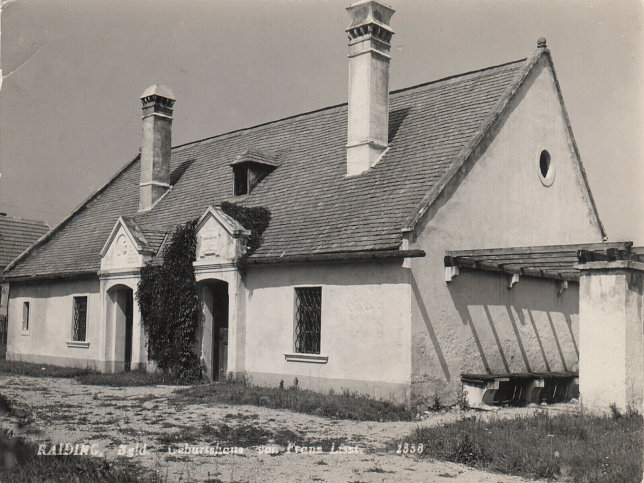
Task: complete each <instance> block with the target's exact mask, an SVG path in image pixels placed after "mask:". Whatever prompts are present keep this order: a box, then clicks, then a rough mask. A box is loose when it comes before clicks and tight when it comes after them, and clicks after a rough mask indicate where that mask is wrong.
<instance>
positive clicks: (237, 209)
mask: <svg viewBox="0 0 644 483" xmlns="http://www.w3.org/2000/svg"><path fill="white" fill-rule="evenodd" d="M219 207H220V208H221V211H223V212H224V213H226V214H227V215H228V216H230V217H231V218H234V219H235V220H237V221H238V222H239V223H240V224H241V225H242V226H243V227H244V228H246V229H247V230H250V236H249V237H248V242H247V247H248V250H247V251H246V254H245V255H246V256H248V255H250V254H252V253H253V252H254V251H255V250H257V249H258V248H259V246H260V245H261V244H262V234H263V233H264V231H266V228H268V224H269V223H270V221H271V212H270V211H269V210H268V208H264V207H263V206H255V207H247V206H241V205H237V204H235V203H230V202H228V201H224V202H223V203H221V204H220V205H219Z"/></svg>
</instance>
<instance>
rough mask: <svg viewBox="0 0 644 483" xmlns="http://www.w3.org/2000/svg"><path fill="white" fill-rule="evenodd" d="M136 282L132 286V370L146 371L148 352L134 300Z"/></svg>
mask: <svg viewBox="0 0 644 483" xmlns="http://www.w3.org/2000/svg"><path fill="white" fill-rule="evenodd" d="M137 291H138V281H137V283H136V284H133V286H132V369H147V362H148V350H147V340H146V337H145V329H144V328H143V319H142V317H141V310H140V309H139V303H138V302H137V300H136V294H137Z"/></svg>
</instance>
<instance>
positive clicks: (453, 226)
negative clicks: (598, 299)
mask: <svg viewBox="0 0 644 483" xmlns="http://www.w3.org/2000/svg"><path fill="white" fill-rule="evenodd" d="M542 149H547V150H548V151H549V153H550V155H551V158H552V161H551V162H552V166H553V167H554V169H555V170H556V171H555V178H554V182H553V183H552V184H551V185H550V186H546V185H544V184H543V183H542V181H541V178H540V176H539V168H538V156H539V153H540V152H541V150H542ZM465 168H466V169H465V171H467V170H468V169H469V172H468V173H467V174H466V175H463V174H462V173H461V174H458V175H457V176H459V179H458V180H457V182H456V183H454V184H453V185H451V186H449V187H448V188H447V189H446V191H445V193H444V195H441V197H439V199H438V200H437V201H436V202H435V203H434V205H433V207H432V208H431V209H430V210H429V211H428V213H427V214H426V215H425V217H424V218H423V220H421V222H420V223H419V226H418V227H417V228H416V231H415V232H414V233H413V234H412V237H411V240H410V242H411V243H410V246H411V247H412V248H421V249H424V250H425V251H426V252H427V256H426V257H425V258H418V259H413V260H412V262H411V266H412V272H413V279H412V287H413V302H412V319H413V323H412V325H413V328H412V347H413V349H412V350H413V376H412V383H413V384H414V386H415V387H416V389H415V390H416V391H418V392H419V393H421V394H426V395H428V394H432V393H433V392H438V393H441V394H442V395H443V397H445V398H446V399H452V398H453V397H454V394H455V392H456V390H457V389H458V387H459V385H460V373H461V372H470V371H471V372H477V371H478V372H485V365H486V364H485V363H484V359H486V360H487V365H488V366H489V368H490V371H501V372H507V371H506V366H507V368H510V369H512V370H519V371H522V372H525V371H526V369H527V365H529V366H530V368H531V369H532V370H533V371H534V370H546V369H547V368H548V366H549V367H550V368H551V369H552V370H558V369H559V370H561V369H563V368H564V365H563V361H565V368H566V369H568V370H572V369H575V368H576V363H577V357H578V355H577V349H576V348H575V346H574V344H573V339H576V337H577V335H576V333H577V332H576V331H577V329H576V324H577V323H576V319H577V313H578V308H577V307H578V305H577V301H576V300H577V298H578V296H577V288H575V287H574V284H571V288H569V289H568V291H566V292H564V293H563V294H562V295H561V296H557V295H556V290H557V288H556V283H555V282H548V281H529V279H527V278H526V277H523V278H522V280H521V281H520V282H519V284H518V285H517V286H515V287H514V288H513V289H512V290H510V291H508V289H507V288H506V287H505V284H504V282H505V280H504V277H503V276H501V275H485V274H475V275H474V274H473V275H467V276H463V275H461V276H460V280H459V277H457V278H456V279H455V282H453V283H452V285H451V286H448V285H447V284H446V283H445V282H444V281H443V274H444V262H443V257H444V256H445V252H446V251H447V250H458V249H478V248H495V247H511V246H529V245H550V244H567V243H589V242H600V241H601V239H602V234H601V231H600V228H599V225H598V223H597V221H596V218H595V216H594V214H593V212H592V208H591V205H590V202H589V200H588V197H587V194H586V192H585V190H584V188H583V182H582V177H581V172H580V170H579V169H578V167H577V164H576V161H575V160H574V155H573V149H572V144H571V140H570V138H569V136H568V132H567V128H566V125H565V121H564V117H563V114H562V109H561V106H560V104H559V100H558V98H557V94H556V90H555V85H554V78H553V76H552V73H551V72H550V70H549V68H547V67H546V65H545V63H544V62H542V63H541V64H540V65H537V66H536V68H535V70H534V71H533V73H532V75H531V76H529V78H528V79H527V80H526V82H525V85H524V88H523V89H522V90H520V91H519V92H518V94H517V96H516V98H515V100H514V101H513V102H512V103H511V104H510V106H509V109H508V110H507V113H506V115H505V116H504V117H503V118H502V119H501V120H500V123H499V125H498V126H496V128H495V129H494V130H493V133H492V134H491V135H489V136H488V137H487V139H485V140H484V142H483V144H482V146H481V147H480V149H478V150H477V151H476V153H475V154H474V155H473V158H472V159H471V160H470V162H469V163H466V166H465ZM499 277H500V278H499ZM464 307H465V308H467V310H464ZM486 309H487V311H488V312H489V315H488V314H487V313H486ZM508 309H509V312H508ZM521 314H523V315H521ZM529 314H532V316H533V318H534V326H536V330H535V327H533V322H532V320H531V319H530V317H529V316H528V315H529ZM469 317H471V318H472V319H471V321H470V320H469ZM549 317H550V318H549ZM550 319H552V323H551V321H550ZM428 320H430V321H431V323H428V322H427V321H428ZM492 324H495V325H496V326H497V328H496V331H497V334H498V337H495V336H494V334H493V331H492ZM549 326H551V327H549ZM472 328H474V331H477V329H478V332H479V333H480V334H479V340H480V348H479V347H478V346H477V343H476V341H475V338H476V336H475V335H474V332H473V331H472ZM569 329H570V330H569ZM537 334H538V335H537ZM497 339H498V341H497ZM518 339H519V340H520V343H519V340H518ZM539 340H540V341H541V344H542V345H543V349H542V348H541V347H540V343H539ZM520 344H522V345H523V349H521V347H520ZM558 344H559V345H558ZM501 351H503V353H504V356H502V355H501ZM522 352H524V353H525V354H526V355H525V356H524V355H523V354H522ZM544 353H545V357H544ZM439 354H442V355H439ZM482 354H484V356H483V355H482ZM441 358H442V362H441ZM504 358H505V359H506V361H507V363H504V362H503V359H504ZM546 361H547V365H546ZM526 362H527V363H528V364H526ZM446 368H447V369H448V370H447V371H446ZM447 372H449V374H447Z"/></svg>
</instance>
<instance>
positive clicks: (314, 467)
mask: <svg viewBox="0 0 644 483" xmlns="http://www.w3.org/2000/svg"><path fill="white" fill-rule="evenodd" d="M175 389H176V387H173V386H154V387H126V388H112V387H103V386H88V385H82V384H79V383H77V382H76V381H75V380H73V379H60V378H35V377H28V376H6V375H0V394H3V395H4V396H6V397H8V398H9V399H10V400H11V401H12V403H13V405H14V408H15V411H14V416H12V417H7V416H6V415H5V416H0V424H1V425H2V426H3V427H4V428H7V427H11V428H12V429H13V431H14V433H16V434H25V435H26V436H28V437H29V438H30V439H32V440H34V441H38V442H47V443H43V444H45V446H44V447H43V448H44V449H45V451H49V450H50V449H51V444H52V443H53V444H55V443H63V444H65V443H71V444H76V443H79V444H90V445H92V444H93V445H95V446H93V448H94V449H97V450H98V451H100V452H101V453H102V454H103V455H104V456H106V457H107V458H108V459H116V458H131V459H132V460H133V461H136V463H137V464H140V465H142V466H145V467H147V468H150V469H152V470H154V471H156V472H157V474H158V475H159V476H161V477H162V479H167V480H170V481H207V480H209V479H212V480H213V481H216V480H217V479H219V480H223V481H328V482H336V481H338V482H339V481H342V482H345V481H368V482H371V481H432V482H433V481H465V482H511V481H526V480H523V479H521V478H517V477H509V476H505V475H497V474H492V473H486V472H482V471H477V470H473V469H471V468H467V467H465V466H462V465H457V464H452V463H444V462H438V461H431V460H428V459H427V458H418V457H417V456H415V455H406V456H404V455H399V454H397V453H396V447H395V446H392V442H394V441H407V442H409V443H413V441H408V440H406V439H405V438H406V437H407V435H409V433H411V431H413V430H414V429H415V428H416V427H418V426H420V427H424V426H432V425H439V424H444V423H446V422H450V421H454V420H457V419H459V418H463V417H466V416H470V417H471V416H472V415H473V414H476V415H477V416H478V417H509V416H514V415H517V414H520V413H532V412H533V411H534V409H529V408H522V409H518V408H512V409H501V410H499V411H495V412H494V413H480V412H468V413H466V412H462V411H444V412H440V413H436V414H431V415H429V416H427V417H425V418H424V419H422V420H420V421H414V422H383V423H381V422H357V421H346V420H332V419H328V418H321V417H317V416H309V415H305V414H299V413H294V412H290V411H284V410H276V409H267V408H261V407H255V406H229V405H223V404H220V405H216V406H209V405H206V404H190V405H183V404H181V403H180V399H177V398H176V396H175V395H173V391H174V390H175ZM575 408H576V406H575V405H574V404H565V405H556V406H551V407H549V408H548V410H549V411H571V410H575ZM21 414H22V415H23V416H24V417H26V421H27V422H28V423H29V424H27V425H26V426H22V427H20V426H19V425H18V419H19V418H18V416H20V415H21ZM16 415H17V416H16ZM23 422H24V421H23ZM213 428H214V431H220V433H219V434H223V433H221V431H227V432H228V434H230V432H231V431H232V432H233V433H232V434H235V435H237V436H238V437H241V438H242V441H241V444H240V443H237V444H238V445H239V447H241V448H242V449H243V454H218V455H215V454H206V455H203V454H202V455H195V454H182V453H181V452H180V450H183V449H185V445H186V443H187V444H188V447H189V448H190V449H191V451H195V450H194V449H193V448H206V449H205V450H201V451H210V452H216V451H222V450H223V448H222V446H221V445H220V447H219V449H217V446H216V443H215V442H214V441H213V439H212V437H211V438H210V439H208V438H207V437H205V436H204V435H207V434H209V431H213ZM210 434H212V433H210ZM262 435H268V436H266V437H267V438H268V444H267V445H262V446H258V445H256V444H244V442H246V443H248V442H251V443H252V442H253V441H255V440H257V438H260V439H261V437H262ZM271 436H272V437H274V439H278V436H280V437H279V441H282V442H283V445H281V446H280V447H279V448H277V449H278V450H279V453H277V454H262V453H261V452H260V449H261V448H264V449H266V450H267V451H268V452H270V451H274V450H275V449H276V446H277V445H276V444H271ZM289 436H290V437H289ZM286 441H289V442H291V443H292V444H293V445H297V446H299V447H300V448H294V447H292V448H291V449H290V451H287V447H286V445H287V443H286ZM333 443H335V444H336V446H335V449H336V450H337V448H338V446H339V444H340V443H343V444H344V446H345V448H347V451H349V450H351V451H355V452H351V453H349V452H346V453H341V452H331V450H332V449H334V447H333ZM229 444H232V443H229ZM121 445H126V446H125V447H123V446H121ZM137 445H138V446H137ZM144 445H145V451H141V450H142V449H143V448H144ZM308 446H313V447H314V448H315V450H314V452H313V454H311V453H303V452H302V451H303V449H302V447H308ZM320 446H321V448H322V453H316V452H315V451H317V448H318V447H320ZM168 448H170V450H171V451H172V453H170V452H169V451H168ZM124 450H128V451H130V456H127V455H121V454H119V453H122V452H124ZM296 451H298V452H296ZM141 453H143V454H141Z"/></svg>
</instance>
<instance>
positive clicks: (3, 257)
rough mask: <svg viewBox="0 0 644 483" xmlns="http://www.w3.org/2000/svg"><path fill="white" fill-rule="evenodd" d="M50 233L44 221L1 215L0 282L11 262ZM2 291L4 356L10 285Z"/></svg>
mask: <svg viewBox="0 0 644 483" xmlns="http://www.w3.org/2000/svg"><path fill="white" fill-rule="evenodd" d="M48 231H49V225H47V223H45V222H44V221H37V220H25V219H23V218H16V217H13V216H7V214H6V213H0V282H1V281H2V274H3V273H4V269H5V267H6V266H7V265H9V263H10V262H11V260H13V259H14V258H16V257H17V256H18V255H20V254H21V253H22V252H24V251H25V250H26V249H27V248H29V246H30V245H32V244H33V243H35V242H36V241H37V240H38V239H39V238H40V237H42V236H43V235H44V234H45V233H47V232H48ZM0 290H1V291H0V353H1V354H3V355H4V353H5V351H6V346H7V309H8V302H9V284H5V283H0Z"/></svg>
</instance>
